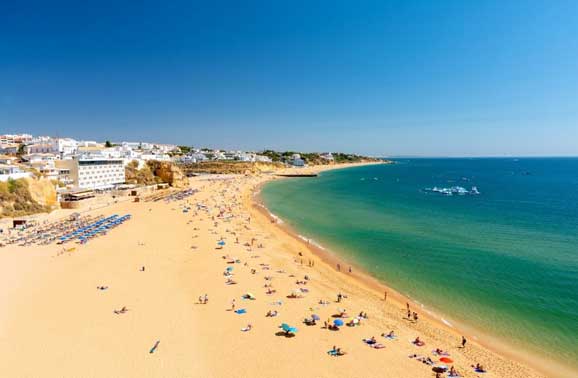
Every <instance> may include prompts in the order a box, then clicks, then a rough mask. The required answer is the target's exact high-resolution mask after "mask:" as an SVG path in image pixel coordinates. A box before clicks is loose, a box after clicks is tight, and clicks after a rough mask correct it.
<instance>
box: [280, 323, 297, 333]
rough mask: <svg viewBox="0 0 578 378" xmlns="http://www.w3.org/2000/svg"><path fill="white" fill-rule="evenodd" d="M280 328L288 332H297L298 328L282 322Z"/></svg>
mask: <svg viewBox="0 0 578 378" xmlns="http://www.w3.org/2000/svg"><path fill="white" fill-rule="evenodd" d="M280 328H281V329H282V330H283V331H285V332H287V333H295V332H297V328H295V327H291V326H290V325H289V324H287V323H283V324H281V326H280Z"/></svg>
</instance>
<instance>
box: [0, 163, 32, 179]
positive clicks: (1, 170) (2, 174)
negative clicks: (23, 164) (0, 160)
mask: <svg viewBox="0 0 578 378" xmlns="http://www.w3.org/2000/svg"><path fill="white" fill-rule="evenodd" d="M31 176H32V173H30V172H25V171H23V170H21V169H20V168H18V167H17V166H14V165H0V181H8V180H10V179H12V180H17V179H20V178H24V177H31Z"/></svg>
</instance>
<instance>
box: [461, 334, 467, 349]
mask: <svg viewBox="0 0 578 378" xmlns="http://www.w3.org/2000/svg"><path fill="white" fill-rule="evenodd" d="M467 342H468V340H466V338H465V337H464V336H462V348H465V347H466V343H467Z"/></svg>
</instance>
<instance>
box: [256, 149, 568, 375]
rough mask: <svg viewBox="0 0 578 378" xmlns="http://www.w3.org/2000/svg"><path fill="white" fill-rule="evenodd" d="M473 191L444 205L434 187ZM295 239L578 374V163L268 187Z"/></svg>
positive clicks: (324, 178) (394, 172)
mask: <svg viewBox="0 0 578 378" xmlns="http://www.w3.org/2000/svg"><path fill="white" fill-rule="evenodd" d="M454 185H460V186H463V187H466V188H467V189H469V188H470V187H471V186H474V185H475V186H477V187H478V189H479V191H480V192H481V194H480V195H477V196H475V195H467V196H443V195H440V194H434V193H426V192H424V191H423V190H422V189H424V188H426V187H433V186H438V187H450V186H454ZM262 196H263V200H264V202H265V204H266V206H267V207H268V208H269V209H270V211H271V212H273V213H274V214H276V215H278V216H280V217H281V218H282V219H283V220H284V221H285V222H287V223H288V224H290V225H291V226H293V227H294V228H295V229H296V230H297V231H298V232H299V233H301V234H303V235H305V236H307V237H310V238H313V239H314V240H315V241H317V242H319V243H320V244H322V245H323V246H325V247H328V248H329V249H331V250H332V251H334V252H335V253H337V254H339V255H340V256H341V257H342V258H344V259H346V260H349V261H352V262H355V264H356V265H359V266H361V267H363V268H364V269H365V270H366V271H367V272H369V273H371V274H372V275H373V276H375V277H377V278H378V279H382V280H383V281H384V282H385V283H387V284H388V285H389V286H391V287H393V288H395V289H397V290H398V291H400V292H402V293H404V294H407V295H409V296H411V297H412V298H414V299H415V300H417V301H419V302H421V303H424V304H425V305H426V306H429V307H432V308H434V309H436V310H438V311H440V312H442V313H443V314H446V315H447V316H449V317H450V318H452V319H455V320H458V321H462V322H464V323H466V324H469V325H472V326H475V327H476V328H478V329H480V330H483V331H484V332H488V333H490V334H492V335H495V336H499V337H501V338H503V339H505V340H508V341H509V342H510V343H513V344H514V345H516V343H519V344H520V345H524V348H526V349H525V350H528V348H529V349H531V350H533V351H536V352H539V353H542V354H544V355H546V356H548V357H550V358H555V359H557V360H560V361H563V362H565V363H567V364H568V363H570V364H572V365H574V366H577V365H578V363H577V362H576V361H578V159H557V158H556V159H555V158H550V159H410V160H399V161H397V164H394V165H379V166H365V167H357V168H351V169H343V170H336V171H329V172H325V173H323V174H321V175H320V176H319V177H318V178H316V179H310V178H309V179H308V178H303V179H287V180H281V181H276V182H272V183H270V184H268V185H267V186H265V188H264V189H263V193H262Z"/></svg>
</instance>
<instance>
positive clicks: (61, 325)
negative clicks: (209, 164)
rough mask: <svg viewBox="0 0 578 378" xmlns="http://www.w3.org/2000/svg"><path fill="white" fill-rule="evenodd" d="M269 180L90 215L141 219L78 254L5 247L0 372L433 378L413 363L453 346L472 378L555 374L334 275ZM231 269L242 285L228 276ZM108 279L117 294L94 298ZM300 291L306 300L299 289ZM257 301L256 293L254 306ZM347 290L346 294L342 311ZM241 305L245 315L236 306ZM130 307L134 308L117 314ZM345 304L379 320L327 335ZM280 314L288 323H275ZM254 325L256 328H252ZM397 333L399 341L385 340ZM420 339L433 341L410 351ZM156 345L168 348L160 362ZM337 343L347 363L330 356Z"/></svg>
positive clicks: (224, 178) (233, 179) (229, 178)
mask: <svg viewBox="0 0 578 378" xmlns="http://www.w3.org/2000/svg"><path fill="white" fill-rule="evenodd" d="M348 167H351V165H349V166H330V167H327V166H325V167H322V169H323V170H328V169H342V168H348ZM271 179H272V175H268V174H259V175H217V176H208V177H207V176H205V177H195V178H191V179H190V180H189V183H190V185H189V187H190V188H192V189H195V190H196V191H195V194H194V195H193V196H191V197H188V198H184V199H179V200H175V199H173V200H171V201H158V202H155V201H151V202H147V201H140V202H119V203H114V204H111V206H110V207H108V208H106V209H98V210H97V209H93V210H92V211H89V212H88V213H87V214H89V215H110V214H112V213H118V214H131V215H132V218H131V220H130V222H127V223H126V224H125V225H123V226H122V227H120V228H118V229H116V230H111V231H110V232H109V233H108V234H107V235H105V236H102V237H98V238H96V239H94V240H92V241H90V242H89V243H87V244H86V245H77V244H70V245H69V246H71V247H72V246H74V247H76V248H75V249H76V251H72V252H70V253H64V252H66V251H64V250H63V247H62V246H60V245H57V244H52V245H29V246H18V245H9V246H7V247H5V248H2V249H0V267H1V269H0V273H1V274H3V276H4V277H6V285H3V286H1V287H0V310H1V311H0V353H2V355H3V356H4V357H5V360H4V363H3V364H2V366H0V375H2V376H10V377H20V376H22V377H25V376H26V377H33V376H45V377H77V376H79V375H81V376H84V377H108V376H126V377H133V376H138V377H143V378H156V377H164V376H172V377H173V376H174V377H191V376H203V377H230V376H235V377H279V378H290V377H294V376H296V375H297V376H303V377H316V378H325V377H327V378H329V377H332V378H335V377H355V376H359V375H360V372H363V375H364V376H366V377H383V376H386V377H396V378H418V377H419V378H428V377H432V376H433V373H432V370H431V369H432V366H431V365H426V364H424V363H422V362H420V361H417V358H408V356H412V355H415V354H420V356H424V358H425V356H428V357H431V358H433V359H434V360H436V362H437V361H438V359H439V356H435V355H434V354H433V352H432V349H435V348H442V349H444V350H445V351H447V352H448V353H450V354H451V358H452V359H453V360H454V361H455V362H454V364H455V366H456V368H457V369H458V371H459V373H460V374H461V376H462V377H464V378H479V377H480V374H477V373H476V372H474V371H473V369H472V368H471V367H470V366H471V364H475V363H481V364H483V365H484V366H486V367H487V368H488V370H489V373H488V374H485V375H487V376H491V377H495V378H544V377H545V376H548V375H549V376H552V374H546V375H544V374H539V373H538V372H537V371H536V370H534V369H531V368H530V367H528V365H527V364H521V363H518V362H516V360H514V359H510V358H506V357H504V355H503V354H497V353H495V352H493V351H492V350H490V349H489V348H487V347H484V346H482V345H480V343H479V342H474V339H473V338H472V339H470V340H469V341H468V345H467V346H466V348H465V349H461V348H460V347H459V342H460V337H459V336H460V333H458V332H456V331H454V332H453V333H452V331H451V329H446V328H444V326H443V325H440V322H436V320H435V319H430V317H429V316H428V315H427V314H426V312H425V310H424V309H422V307H421V306H419V305H418V304H415V305H414V304H413V303H416V302H415V301H411V303H412V309H413V310H414V311H417V312H418V313H419V314H420V320H419V321H417V322H416V321H409V320H407V319H404V315H405V308H404V305H405V301H406V297H405V296H403V295H401V294H399V295H398V294H396V293H397V292H396V291H394V290H391V289H388V298H387V301H385V302H384V300H383V291H380V289H375V288H373V289H372V284H374V285H375V287H378V288H380V287H383V286H381V285H379V286H378V284H380V282H378V281H377V280H375V279H373V278H371V277H369V276H367V277H366V278H367V279H368V280H369V281H368V282H364V281H363V280H362V278H363V277H365V276H364V274H363V271H362V270H361V268H358V267H356V265H355V264H351V265H352V266H353V269H354V271H353V272H354V274H351V275H350V274H347V273H343V274H339V273H338V274H336V273H337V272H336V270H335V265H333V264H332V262H331V261H328V262H325V261H323V260H322V256H323V255H324V254H326V255H327V256H328V258H338V256H332V255H331V251H330V250H324V249H321V248H323V246H320V247H319V248H320V249H319V250H318V251H315V252H314V251H313V248H314V247H313V246H312V245H311V243H309V246H307V242H306V241H304V240H303V239H300V238H299V236H298V233H294V234H291V233H290V230H289V229H287V230H285V229H283V228H282V227H279V226H280V224H279V223H272V222H271V215H270V214H268V211H267V209H266V208H264V207H262V206H260V205H258V204H257V203H256V202H255V201H256V199H257V198H258V196H256V195H255V194H256V193H258V190H259V189H260V188H261V187H262V185H264V184H265V183H266V182H268V181H270V180H271ZM185 210H186V211H185ZM283 225H285V224H282V225H281V226H283ZM285 226H287V227H289V226H290V225H285ZM220 241H225V242H226V243H225V244H226V245H222V246H221V245H220V244H219V242H220ZM300 252H301V253H302V256H299V253H300ZM301 259H302V260H303V261H300V260H301ZM308 259H309V260H311V261H312V262H313V263H312V265H308V261H307V260H308ZM144 266H146V271H145V270H141V267H144ZM343 266H344V267H345V269H342V271H344V270H345V271H346V270H347V265H345V264H343ZM230 270H232V271H233V276H232V277H233V278H234V281H236V282H235V284H232V285H229V284H228V283H227V282H226V279H227V278H226V277H225V274H224V271H230ZM304 276H307V277H308V278H307V279H306V280H307V283H306V284H304V283H303V282H302V280H305V278H304ZM271 280H272V281H271ZM271 283H273V285H274V286H270V284H271ZM264 284H265V285H264ZM100 285H106V286H107V287H108V289H107V290H106V291H101V290H96V289H95V287H98V286H100ZM267 287H269V288H271V287H272V288H273V289H274V292H273V293H269V292H267V291H268V289H266V288H267ZM301 289H305V290H304V291H302V292H303V295H301V296H299V297H298V298H294V297H292V296H290V295H288V294H290V293H295V291H300V290H301ZM246 293H253V294H254V296H255V297H256V298H255V299H254V300H247V298H245V295H246ZM338 293H342V294H344V295H346V296H347V298H345V299H343V300H342V303H339V301H337V300H336V296H337V294H338ZM205 294H206V295H208V297H209V298H210V300H209V303H208V304H201V303H200V300H199V299H198V298H200V297H202V296H203V295H205ZM234 300H236V301H237V302H236V304H237V306H238V307H237V308H244V309H246V313H243V314H242V315H241V314H237V313H235V312H233V309H232V308H231V303H232V302H233V303H234ZM320 300H323V302H322V303H319V301H320ZM123 306H126V307H127V308H128V312H127V313H126V314H122V315H119V314H116V312H114V311H113V310H118V309H119V308H122V307H123ZM342 306H343V307H345V308H346V309H348V310H349V311H347V312H348V314H349V315H350V317H349V318H348V319H346V320H345V321H347V320H349V319H352V316H355V315H356V314H357V313H359V311H363V312H365V313H367V314H369V317H368V318H367V319H362V320H361V324H360V325H359V326H354V327H342V328H341V329H340V330H339V331H333V330H328V329H327V328H325V327H324V326H323V320H325V319H327V322H328V323H329V322H332V321H333V320H332V319H333V318H334V317H335V316H336V313H339V312H342V310H338V308H342ZM272 310H275V312H277V311H278V312H279V314H278V316H276V317H268V316H266V313H267V312H268V311H272ZM39 313H40V314H42V316H38V314H39ZM312 314H317V315H318V317H319V318H320V321H318V324H317V325H315V326H307V325H305V324H303V319H304V318H305V317H309V316H311V315H312ZM434 315H435V314H434ZM280 323H287V324H291V325H293V326H297V327H298V333H297V334H296V337H287V336H285V335H284V334H283V333H281V335H280V332H279V324H280ZM319 323H321V324H319ZM248 324H251V325H252V330H251V331H250V332H243V331H242V330H243V329H244V328H245V327H247V325H248ZM454 327H457V325H456V324H454ZM460 329H461V328H460ZM390 330H394V331H395V334H396V336H397V338H396V339H395V340H387V339H385V338H383V337H381V336H380V335H381V334H382V333H383V332H389V331H390ZM465 333H466V334H469V333H467V332H465ZM371 336H375V337H376V338H378V339H379V341H380V342H381V343H383V348H382V349H381V350H379V351H378V350H376V349H374V348H369V347H368V346H367V344H366V343H363V342H362V339H363V338H368V337H371ZM416 336H419V337H420V338H421V339H422V340H424V341H425V342H426V343H427V346H426V347H423V348H420V347H419V346H416V345H414V344H412V343H411V341H413V340H414V339H415V338H416ZM157 341H160V346H158V349H156V351H155V352H154V354H151V353H150V352H149V350H150V348H151V347H152V346H153V345H155V342H157ZM216 341H219V342H216ZM220 341H225V342H220ZM334 345H336V346H337V347H340V348H344V350H345V351H346V352H347V355H346V356H344V357H339V358H335V357H331V356H328V355H327V351H328V350H329V349H330V348H331V347H332V346H334ZM30 361H33V363H29V362H30ZM95 361H98V362H99V363H96V364H95V363H94V362H95ZM223 361H227V363H225V364H224V363H223ZM296 362H298V363H296ZM546 366H551V365H546ZM232 367H234V368H232ZM448 367H449V366H448ZM552 372H554V370H552V371H550V373H552ZM555 372H556V373H559V371H555ZM444 376H445V375H444ZM560 376H561V374H560Z"/></svg>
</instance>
